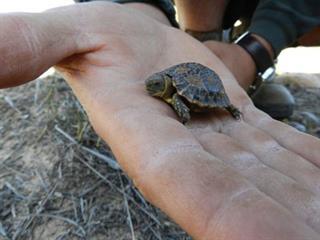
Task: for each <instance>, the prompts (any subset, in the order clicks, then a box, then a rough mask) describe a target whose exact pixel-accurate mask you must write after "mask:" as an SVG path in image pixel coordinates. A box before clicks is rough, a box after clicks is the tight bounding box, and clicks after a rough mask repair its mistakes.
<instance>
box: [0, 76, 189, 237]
mask: <svg viewBox="0 0 320 240" xmlns="http://www.w3.org/2000/svg"><path fill="white" fill-rule="evenodd" d="M0 112H1V121H0V137H1V138H0V139H1V140H0V156H1V157H0V239H60V240H62V239H159V240H160V239H167V240H169V239H191V238H190V237H188V236H187V235H186V234H185V233H184V232H183V231H182V230H181V229H180V228H179V227H177V226H176V225H175V224H174V223H172V222H171V221H170V220H168V219H167V217H166V216H165V215H164V214H162V213H161V212H160V211H159V210H158V209H156V208H154V207H152V206H151V205H150V204H149V203H148V202H147V201H146V200H145V199H144V198H143V196H142V195H141V194H140V193H139V191H138V190H137V189H136V188H135V187H134V186H133V185H132V182H131V181H130V180H129V179H128V178H127V176H126V175H125V174H124V173H123V172H122V171H121V170H120V168H119V166H118V164H117V162H116V161H115V159H114V157H113V155H112V153H111V151H110V149H109V148H108V146H107V145H106V144H105V143H104V142H103V141H102V140H101V139H100V138H99V137H98V136H97V135H96V134H95V133H94V131H93V130H92V128H91V125H90V124H89V122H88V119H87V116H86V114H85V113H84V111H83V109H82V107H81V106H80V104H79V102H78V101H77V100H76V99H75V97H74V95H73V94H72V92H71V90H70V89H69V87H68V86H67V85H66V84H65V82H64V80H63V79H61V78H59V77H58V76H57V75H55V76H50V77H48V78H47V79H43V80H37V81H36V82H33V83H30V84H27V85H24V86H21V87H18V88H14V89H7V90H1V91H0Z"/></svg>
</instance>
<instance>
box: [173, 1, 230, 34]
mask: <svg viewBox="0 0 320 240" xmlns="http://www.w3.org/2000/svg"><path fill="white" fill-rule="evenodd" d="M228 2H229V0H215V1H207V0H175V4H176V6H177V9H178V14H179V22H180V26H181V28H182V29H189V30H194V31H213V30H220V29H221V25H222V20H223V13H224V11H225V9H226V6H227V3H228Z"/></svg>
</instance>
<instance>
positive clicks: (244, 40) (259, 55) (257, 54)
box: [234, 31, 276, 95]
mask: <svg viewBox="0 0 320 240" xmlns="http://www.w3.org/2000/svg"><path fill="white" fill-rule="evenodd" d="M234 43H235V44H237V45H239V46H240V47H242V48H243V49H244V50H245V51H247V52H248V53H249V54H250V56H251V57H252V59H253V61H254V62H255V64H256V68H257V77H256V79H255V80H254V82H253V83H252V84H251V85H250V87H249V89H248V94H249V95H252V94H253V93H254V92H255V91H256V90H257V89H258V88H259V87H260V85H261V84H262V83H263V82H269V81H271V80H272V79H273V78H274V77H275V72H276V71H275V65H274V60H273V59H272V58H271V56H270V54H269V52H268V50H267V49H266V48H265V47H264V46H263V45H262V43H261V42H260V41H259V40H258V39H257V38H255V37H254V36H252V33H251V32H249V31H247V32H245V33H244V34H242V35H241V36H240V37H239V38H238V39H236V40H235V41H234Z"/></svg>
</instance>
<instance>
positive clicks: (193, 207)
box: [0, 2, 320, 240]
mask: <svg viewBox="0 0 320 240" xmlns="http://www.w3.org/2000/svg"><path fill="white" fill-rule="evenodd" d="M79 5H80V4H79ZM81 5H82V4H81ZM82 6H85V8H82ZM82 6H80V8H79V6H73V7H72V8H62V9H60V10H59V11H60V13H61V14H62V15H60V17H61V18H62V19H63V20H66V17H67V18H68V17H70V16H74V17H76V19H77V21H76V22H72V21H69V22H68V23H69V24H71V28H77V26H78V25H79V22H80V23H81V31H80V32H78V34H79V36H80V37H79V38H76V39H77V41H76V42H77V44H76V46H77V48H76V49H77V52H78V53H79V54H74V55H72V56H71V57H67V58H65V59H63V60H62V61H60V62H59V64H58V66H57V67H58V69H59V70H60V71H61V72H62V73H63V75H64V76H65V78H66V80H67V81H68V83H69V84H70V86H71V87H72V89H73V91H74V92H75V93H76V95H77V97H78V98H79V99H80V101H81V103H82V104H83V106H84V108H85V109H86V111H87V113H88V115H89V118H90V121H91V123H92V124H93V126H94V128H95V129H96V131H97V133H98V134H99V135H100V136H101V137H102V138H103V139H104V140H105V141H107V142H108V144H109V145H110V147H111V149H112V151H113V152H114V154H115V156H116V157H117V159H118V161H119V163H120V164H121V166H122V168H123V169H124V170H125V171H126V172H127V173H128V175H129V176H130V177H131V178H132V179H133V181H134V182H135V184H136V185H137V187H138V188H139V189H140V190H141V191H142V192H143V194H144V195H145V196H146V198H148V199H149V200H150V201H151V202H152V203H153V204H155V205H156V206H158V207H160V208H161V209H162V210H163V211H165V212H166V213H167V214H168V215H169V216H170V217H171V218H172V219H173V220H175V221H176V222H177V223H178V224H180V225H181V226H182V227H183V228H184V229H185V230H186V231H187V232H188V233H189V234H190V235H192V236H194V237H195V239H215V238H217V239H220V238H224V239H230V240H242V239H246V240H251V239H258V238H260V239H275V240H280V239H281V240H287V239H288V240H289V239H290V240H291V239H308V240H309V239H310V240H313V239H315V240H316V239H319V231H320V230H319V229H320V226H319V224H318V221H317V220H318V217H319V215H320V213H319V207H318V205H317V204H319V202H320V199H319V194H320V193H319V188H318V185H317V181H316V180H317V179H318V178H320V176H319V175H320V171H319V169H318V167H317V165H320V163H319V159H318V156H319V154H320V152H319V149H320V143H319V140H316V139H314V138H312V137H309V136H306V135H303V134H301V133H298V132H296V131H295V130H293V129H292V128H290V127H287V126H285V125H282V124H281V123H278V122H276V121H273V120H272V119H270V118H268V117H267V116H265V115H264V114H263V113H261V112H259V111H258V110H257V109H255V108H254V106H253V105H252V103H251V102H250V100H249V99H248V97H247V96H246V94H245V93H244V91H243V90H242V89H241V88H240V87H239V85H238V84H237V82H236V80H235V79H234V77H233V76H232V74H231V73H230V72H229V71H228V70H227V68H226V67H225V66H224V65H223V64H222V63H221V61H220V60H219V59H218V58H217V57H216V56H215V55H213V54H211V53H210V52H209V51H208V50H207V48H205V47H204V46H203V45H202V44H201V43H199V42H198V41H196V40H194V39H192V38H190V37H189V36H188V35H186V34H185V33H183V32H181V31H179V30H176V29H173V28H171V27H168V26H166V25H163V24H160V23H159V22H157V21H154V20H152V19H151V18H149V17H147V16H146V15H143V14H141V12H138V11H135V10H132V9H129V8H127V7H126V6H118V5H115V4H107V3H103V2H100V3H90V4H83V5H82ZM47 14H49V13H47ZM50 21H51V22H50ZM50 21H49V22H48V23H50V24H54V21H55V19H51V20H50ZM64 22H65V21H62V22H60V24H59V25H58V26H59V27H58V28H57V29H60V30H59V32H61V31H62V32H64V31H67V30H68V29H69V27H70V26H65V25H64ZM101 23H103V24H101ZM141 26H143V27H141ZM34 31H37V32H38V33H39V34H40V33H43V32H45V29H44V28H43V29H32V28H31V29H29V31H28V33H27V34H30V35H33V34H34ZM88 33H90V34H88ZM53 37H54V38H56V39H58V38H59V37H60V36H55V35H54V36H53ZM50 41H51V40H50V39H47V43H50ZM23 43H24V41H21V42H18V43H17V44H23ZM0 45H1V43H0ZM45 45H46V44H45ZM88 49H91V50H88ZM57 50H58V48H57ZM67 53H68V52H67ZM16 54H17V56H19V54H21V53H20V52H17V53H16ZM60 54H61V56H62V55H64V54H65V52H61V53H60ZM65 55H66V56H69V54H65ZM38 57H39V59H42V61H49V62H55V61H54V60H52V59H54V56H53V57H52V56H45V57H47V58H48V59H44V58H43V57H44V56H43V55H39V56H38ZM191 61H195V62H199V63H202V64H204V65H206V66H208V67H210V68H212V69H214V70H215V71H216V72H217V73H218V74H219V75H220V76H221V78H222V79H223V83H224V86H225V88H226V91H227V93H228V95H229V96H230V98H231V101H232V102H233V103H234V104H235V105H237V107H239V108H241V109H242V111H243V114H244V119H243V121H234V120H230V119H228V117H227V116H228V115H226V114H225V113H223V112H220V113H218V112H216V113H212V114H207V115H205V116H203V117H201V118H196V117H195V116H194V119H193V121H192V122H190V125H188V127H186V126H184V125H182V124H181V123H179V122H178V121H177V120H176V115H175V113H174V112H173V111H172V109H171V108H170V107H169V106H168V105H166V104H165V103H163V102H161V101H159V100H157V99H155V98H152V97H150V96H148V95H147V94H146V91H145V89H144V79H146V78H147V77H148V76H150V75H151V74H152V73H154V72H157V71H160V70H162V69H164V68H167V67H169V66H172V65H174V64H177V63H181V62H191ZM24 65H28V63H26V62H24V61H22V62H20V68H21V69H23V68H25V66H24ZM0 71H2V69H0ZM14 74H15V73H13V75H14ZM9 77H10V76H8V78H9ZM280 129H281V131H280ZM284 136H286V137H284ZM301 144H305V145H306V146H308V147H309V149H306V148H301ZM310 149H311V150H310ZM311 162H312V163H311ZM261 176H263V177H261ZM275 187H276V188H275ZM301 193H303V194H301ZM310 209H311V211H310Z"/></svg>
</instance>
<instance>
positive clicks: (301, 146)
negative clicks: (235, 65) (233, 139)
mask: <svg viewBox="0 0 320 240" xmlns="http://www.w3.org/2000/svg"><path fill="white" fill-rule="evenodd" d="M244 119H245V121H246V122H247V123H248V124H250V125H252V126H254V127H256V128H258V129H261V130H263V131H265V132H267V133H268V134H269V135H270V136H272V137H273V138H274V139H275V140H276V141H277V142H278V143H279V144H280V145H281V146H283V147H284V148H286V149H289V150H290V151H292V152H295V153H296V154H299V155H300V156H301V157H303V158H304V159H306V160H308V161H310V162H312V163H313V164H315V165H317V166H318V167H320V157H319V156H320V140H319V139H317V138H315V137H313V136H311V135H308V134H305V133H302V132H300V131H297V130H296V129H294V128H293V127H290V126H288V125H287V124H284V123H282V122H279V121H276V120H273V119H272V118H270V117H269V116H268V115H267V114H265V113H263V112H261V111H257V110H255V109H254V107H253V106H248V108H247V109H246V110H245V114H244Z"/></svg>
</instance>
